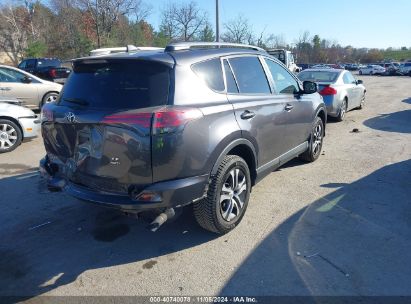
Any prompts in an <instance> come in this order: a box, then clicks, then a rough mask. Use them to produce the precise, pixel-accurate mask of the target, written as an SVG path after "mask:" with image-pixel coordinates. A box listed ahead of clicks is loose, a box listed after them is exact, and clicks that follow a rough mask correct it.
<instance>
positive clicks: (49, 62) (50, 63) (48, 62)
mask: <svg viewBox="0 0 411 304" xmlns="http://www.w3.org/2000/svg"><path fill="white" fill-rule="evenodd" d="M37 66H39V67H60V66H61V62H60V60H58V59H47V58H43V59H38V60H37Z"/></svg>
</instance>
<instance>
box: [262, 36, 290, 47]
mask: <svg viewBox="0 0 411 304" xmlns="http://www.w3.org/2000/svg"><path fill="white" fill-rule="evenodd" d="M265 45H266V46H267V48H271V49H277V48H285V47H286V46H287V42H286V41H285V38H284V36H283V35H282V34H281V35H274V34H271V35H269V36H268V37H267V39H266V40H265Z"/></svg>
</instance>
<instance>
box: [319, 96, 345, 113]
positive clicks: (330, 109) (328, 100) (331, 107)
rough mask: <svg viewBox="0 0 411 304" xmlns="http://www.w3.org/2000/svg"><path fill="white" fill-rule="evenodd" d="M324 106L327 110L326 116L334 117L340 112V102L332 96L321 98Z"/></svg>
mask: <svg viewBox="0 0 411 304" xmlns="http://www.w3.org/2000/svg"><path fill="white" fill-rule="evenodd" d="M323 100H324V104H325V106H326V108H327V115H328V116H332V117H336V116H338V113H339V111H340V106H341V101H339V100H338V99H337V98H335V97H334V96H323Z"/></svg>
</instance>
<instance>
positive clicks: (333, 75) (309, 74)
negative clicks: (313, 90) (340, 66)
mask: <svg viewBox="0 0 411 304" xmlns="http://www.w3.org/2000/svg"><path fill="white" fill-rule="evenodd" d="M339 74H340V72H330V71H303V72H301V73H300V74H298V78H299V79H300V80H301V81H306V80H308V81H314V82H335V81H336V80H337V78H338V75H339Z"/></svg>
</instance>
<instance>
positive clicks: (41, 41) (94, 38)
mask: <svg viewBox="0 0 411 304" xmlns="http://www.w3.org/2000/svg"><path fill="white" fill-rule="evenodd" d="M151 13H152V7H151V6H150V5H149V4H148V3H146V2H144V1H143V0H49V1H48V2H47V4H45V3H44V2H40V1H38V0H10V1H9V2H7V3H5V4H3V5H1V6H0V52H4V53H5V54H7V56H8V57H9V61H11V62H12V63H13V64H17V63H18V62H19V61H20V60H21V59H22V58H27V57H43V56H46V57H58V58H61V59H70V58H75V57H79V56H85V55H87V54H88V53H89V51H90V50H92V49H95V48H100V47H113V46H125V45H127V44H133V45H136V46H158V47H164V46H166V45H167V44H168V43H170V42H177V41H208V42H210V41H215V33H214V30H213V25H212V24H211V21H210V17H209V15H208V14H207V12H206V11H204V10H202V9H201V8H200V7H199V6H198V4H197V3H196V2H195V1H187V2H181V1H179V2H169V3H168V4H167V5H165V6H164V7H163V8H161V12H160V25H159V27H158V28H154V26H153V25H152V24H150V22H149V21H148V17H149V16H150V14H151ZM222 25H223V28H222V29H223V31H222V33H221V40H222V41H225V42H234V43H247V44H253V45H257V46H260V47H263V48H266V49H267V48H287V49H289V50H292V51H294V52H295V53H296V55H297V58H298V62H300V63H319V62H321V63H335V62H362V63H368V62H377V61H381V60H384V59H395V60H405V59H410V58H411V50H408V49H407V48H406V47H404V48H402V50H393V49H387V50H380V49H365V48H364V49H358V48H354V47H352V46H341V45H340V44H339V43H338V42H337V41H331V40H328V39H323V38H320V37H319V35H313V36H312V35H310V33H309V32H307V31H306V32H303V33H302V34H301V35H300V36H299V37H298V38H297V39H295V40H294V41H293V43H287V42H286V40H285V38H284V36H283V35H277V34H274V33H267V32H266V30H263V31H261V32H255V31H254V30H253V28H252V24H250V22H249V20H248V19H247V18H246V17H245V16H244V15H239V16H237V17H236V18H234V19H232V20H228V21H227V22H224V23H223V24H222ZM387 54H389V56H391V58H386V57H387Z"/></svg>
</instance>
